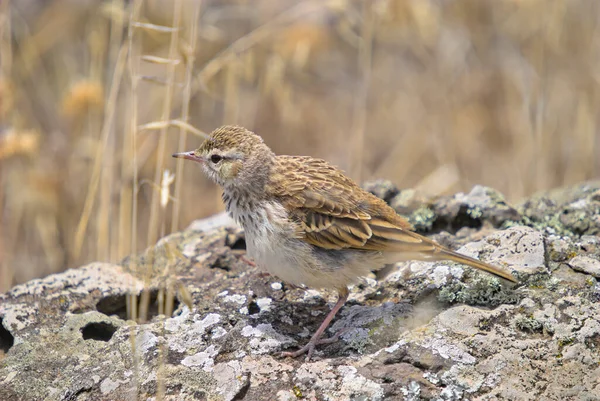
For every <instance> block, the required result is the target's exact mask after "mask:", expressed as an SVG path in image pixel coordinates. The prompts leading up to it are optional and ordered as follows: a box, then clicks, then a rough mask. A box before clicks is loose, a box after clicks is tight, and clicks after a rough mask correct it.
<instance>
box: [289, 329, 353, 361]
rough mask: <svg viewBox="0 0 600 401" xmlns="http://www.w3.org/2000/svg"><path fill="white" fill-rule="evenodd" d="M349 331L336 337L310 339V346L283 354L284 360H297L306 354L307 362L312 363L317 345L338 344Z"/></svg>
mask: <svg viewBox="0 0 600 401" xmlns="http://www.w3.org/2000/svg"><path fill="white" fill-rule="evenodd" d="M348 330H349V328H345V329H342V330H340V331H338V332H337V333H335V335H334V336H333V337H330V338H314V337H313V338H311V339H310V341H309V342H308V344H306V345H305V346H304V347H302V348H300V349H299V350H298V351H293V352H282V353H281V357H282V358H285V357H290V358H297V357H299V356H300V355H303V354H306V359H305V361H306V362H308V361H310V358H311V357H312V354H313V353H314V352H315V348H316V347H317V345H324V344H333V343H335V342H337V341H338V340H339V339H340V336H341V335H342V334H344V333H345V332H346V331H348Z"/></svg>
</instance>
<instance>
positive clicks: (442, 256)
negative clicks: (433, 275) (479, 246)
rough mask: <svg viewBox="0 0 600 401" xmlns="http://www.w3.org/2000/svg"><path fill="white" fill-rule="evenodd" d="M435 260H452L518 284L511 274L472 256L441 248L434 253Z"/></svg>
mask: <svg viewBox="0 0 600 401" xmlns="http://www.w3.org/2000/svg"><path fill="white" fill-rule="evenodd" d="M433 254H434V255H435V256H434V258H435V259H438V260H452V261H453V262H458V263H462V264H465V265H467V266H471V267H474V268H476V269H479V270H483V271H486V272H488V273H491V274H493V275H494V276H497V277H501V278H503V279H506V280H509V281H512V282H513V283H517V282H518V281H517V279H516V278H515V276H513V275H512V274H511V273H510V272H508V271H506V270H504V269H502V268H500V267H496V266H493V265H490V264H488V263H485V262H482V261H480V260H477V259H474V258H472V257H470V256H466V255H461V254H460V253H457V252H454V251H451V250H449V249H446V248H442V247H441V246H440V247H439V248H437V249H436V250H435V251H434V253H433Z"/></svg>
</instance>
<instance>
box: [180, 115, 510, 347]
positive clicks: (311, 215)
mask: <svg viewBox="0 0 600 401" xmlns="http://www.w3.org/2000/svg"><path fill="white" fill-rule="evenodd" d="M174 156H175V157H182V158H186V159H190V160H194V161H197V162H200V163H201V164H202V166H203V168H204V171H205V172H206V173H207V175H208V176H209V177H211V178H212V179H213V180H214V181H215V182H217V183H218V184H220V185H221V186H222V187H223V200H224V202H225V205H226V207H227V210H228V211H229V212H230V213H231V215H232V216H233V217H234V218H235V219H236V220H237V221H238V223H239V224H240V225H242V227H243V228H244V230H245V231H246V241H247V244H248V253H249V255H250V256H252V257H253V258H254V259H255V260H256V262H257V264H258V265H259V266H260V267H263V268H264V269H266V270H268V271H269V272H270V273H272V274H275V275H277V276H279V277H280V278H281V279H283V280H285V281H287V282H289V283H291V284H294V285H302V284H303V285H307V286H309V287H317V288H336V289H337V290H338V292H339V300H338V302H337V303H336V305H335V307H334V308H333V309H332V311H331V312H330V314H329V315H328V316H327V318H326V319H325V321H324V322H323V324H322V325H321V326H320V327H319V329H318V330H317V332H316V333H315V335H314V336H313V337H312V338H311V340H310V342H309V343H308V344H307V346H305V347H303V348H302V349H301V350H299V351H297V352H295V353H286V355H289V356H298V355H300V354H302V353H304V352H307V353H308V358H310V356H311V354H312V352H313V350H314V348H315V346H316V345H317V344H319V343H323V342H326V341H327V340H320V337H321V335H322V334H323V332H324V330H325V328H326V327H327V326H328V324H329V322H330V321H331V320H332V319H333V317H334V315H335V313H336V312H337V311H338V310H339V309H340V308H341V307H342V305H343V304H344V302H345V301H346V299H347V296H348V289H347V287H348V285H350V284H352V283H353V282H356V281H357V280H358V279H359V278H360V277H361V276H364V275H366V274H368V273H369V272H370V271H372V270H377V269H380V268H381V267H383V266H384V265H385V264H386V263H392V262H396V261H401V260H411V259H415V260H453V261H456V262H459V263H463V264H466V265H468V266H471V267H475V268H477V269H481V270H484V271H487V272H489V273H492V274H494V275H496V276H499V277H501V278H504V279H507V280H510V281H513V282H516V279H515V278H514V277H513V276H512V275H511V274H510V273H509V272H507V271H505V270H503V269H500V268H498V267H495V266H492V265H489V264H487V263H484V262H481V261H479V260H476V259H473V258H470V257H468V256H465V255H461V254H458V253H456V252H454V251H451V250H449V249H447V248H444V247H443V246H441V245H439V244H437V243H435V242H434V241H431V240H430V239H428V238H426V237H423V236H421V235H419V234H416V233H414V232H413V231H412V227H411V225H410V224H409V223H408V222H407V221H406V220H405V219H404V218H402V217H400V216H399V215H398V214H396V212H395V211H394V210H393V209H392V208H391V207H390V206H388V205H387V204H386V203H385V202H384V201H383V200H381V199H379V198H377V197H376V196H374V195H372V194H371V193H369V192H367V191H365V190H363V189H362V188H360V187H359V186H358V185H357V184H356V183H355V182H354V181H352V180H351V179H350V178H348V177H346V176H345V175H344V174H343V172H342V171H341V170H339V169H337V168H336V167H334V166H332V165H330V164H328V163H327V162H326V161H324V160H321V159H315V158H312V157H308V156H276V155H275V154H274V153H273V152H272V151H271V149H269V148H268V147H267V146H266V145H265V144H264V142H263V140H262V138H260V137H259V136H258V135H256V134H254V133H252V132H250V131H248V130H246V129H244V128H242V127H233V126H225V127H221V128H219V129H217V130H215V131H214V132H213V133H212V134H211V136H210V138H209V139H207V140H206V141H205V142H204V144H202V146H201V147H200V148H198V149H197V150H195V151H192V152H186V153H180V154H176V155H174Z"/></svg>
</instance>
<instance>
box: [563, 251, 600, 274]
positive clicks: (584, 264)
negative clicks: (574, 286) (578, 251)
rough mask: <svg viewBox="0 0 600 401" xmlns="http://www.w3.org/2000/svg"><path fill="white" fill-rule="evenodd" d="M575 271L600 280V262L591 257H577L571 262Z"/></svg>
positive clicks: (570, 264)
mask: <svg viewBox="0 0 600 401" xmlns="http://www.w3.org/2000/svg"><path fill="white" fill-rule="evenodd" d="M569 266H571V268H572V269H573V270H577V271H580V272H583V273H585V274H590V275H592V276H594V277H596V278H600V261H599V260H597V259H594V258H591V257H589V256H575V257H574V258H573V259H571V260H570V261H569Z"/></svg>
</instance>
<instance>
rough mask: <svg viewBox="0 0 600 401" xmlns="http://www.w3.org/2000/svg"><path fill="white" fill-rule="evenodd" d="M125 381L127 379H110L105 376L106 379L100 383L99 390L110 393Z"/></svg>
mask: <svg viewBox="0 0 600 401" xmlns="http://www.w3.org/2000/svg"><path fill="white" fill-rule="evenodd" d="M127 382H128V380H123V381H121V380H112V379H111V378H110V377H107V378H106V379H104V380H102V383H100V392H101V393H102V394H109V393H112V392H113V391H115V390H116V389H117V388H119V386H120V385H121V384H125V383H127Z"/></svg>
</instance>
